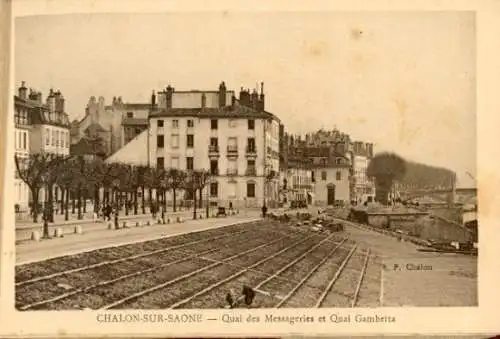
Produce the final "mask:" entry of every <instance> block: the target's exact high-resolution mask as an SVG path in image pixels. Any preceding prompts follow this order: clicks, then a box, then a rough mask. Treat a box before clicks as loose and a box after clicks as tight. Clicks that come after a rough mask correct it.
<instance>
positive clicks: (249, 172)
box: [245, 167, 257, 176]
mask: <svg viewBox="0 0 500 339" xmlns="http://www.w3.org/2000/svg"><path fill="white" fill-rule="evenodd" d="M245 175H247V176H254V175H257V171H256V170H255V167H248V168H247V170H246V171H245Z"/></svg>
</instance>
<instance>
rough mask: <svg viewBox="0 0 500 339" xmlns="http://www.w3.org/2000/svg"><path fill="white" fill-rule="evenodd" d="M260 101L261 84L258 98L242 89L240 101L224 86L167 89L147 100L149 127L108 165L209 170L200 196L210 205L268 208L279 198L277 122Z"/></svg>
mask: <svg viewBox="0 0 500 339" xmlns="http://www.w3.org/2000/svg"><path fill="white" fill-rule="evenodd" d="M264 99H265V97H264V93H263V84H262V85H261V93H260V94H259V93H257V91H256V90H254V91H253V92H250V91H249V90H243V89H241V91H240V94H239V98H236V95H235V92H234V91H231V90H227V88H226V85H225V83H224V82H222V83H221V84H220V86H219V89H218V90H216V91H212V90H205V91H202V90H191V91H176V90H175V88H173V87H171V86H167V87H166V88H165V89H164V90H161V91H158V93H157V94H156V93H155V92H153V94H152V96H151V103H150V107H151V112H150V114H149V118H148V124H147V126H148V129H147V130H145V131H143V132H142V133H140V134H139V135H138V136H136V137H135V138H134V139H133V140H132V141H130V142H129V143H128V144H126V145H125V146H124V147H123V149H121V150H119V151H118V152H117V153H116V154H113V155H112V156H111V157H110V158H109V159H108V160H107V161H109V162H113V161H118V162H125V163H134V164H144V165H149V166H151V167H156V168H164V169H167V168H178V169H181V170H186V171H189V170H200V169H204V170H208V171H209V172H210V173H211V181H210V183H209V184H208V185H207V187H206V189H205V191H206V192H204V194H203V195H204V199H206V200H208V201H209V202H210V204H212V205H218V206H226V207H228V206H229V204H230V203H231V204H232V206H233V207H234V208H237V207H240V208H244V207H261V206H262V204H264V203H266V204H268V205H273V204H275V203H277V201H278V199H279V194H278V191H279V181H280V180H279V179H280V178H279V165H280V164H279V140H280V133H279V132H280V121H279V119H278V118H277V117H276V116H274V115H273V114H271V113H269V112H266V111H265V109H264ZM145 150H146V151H145ZM130 154H133V155H134V159H132V158H131V156H130ZM178 196H179V195H178ZM169 198H171V197H169Z"/></svg>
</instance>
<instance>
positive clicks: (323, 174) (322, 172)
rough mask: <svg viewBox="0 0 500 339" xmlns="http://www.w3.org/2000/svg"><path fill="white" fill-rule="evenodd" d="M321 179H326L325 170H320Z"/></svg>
mask: <svg viewBox="0 0 500 339" xmlns="http://www.w3.org/2000/svg"><path fill="white" fill-rule="evenodd" d="M321 180H323V181H325V180H326V171H321Z"/></svg>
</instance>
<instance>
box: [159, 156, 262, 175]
mask: <svg viewBox="0 0 500 339" xmlns="http://www.w3.org/2000/svg"><path fill="white" fill-rule="evenodd" d="M170 163H171V167H173V168H179V167H180V165H179V157H171V158H170ZM156 166H157V168H165V157H157V158H156ZM193 169H194V158H193V157H186V170H188V171H189V170H193ZM228 169H229V170H235V169H237V163H236V161H232V162H231V161H230V162H229V166H228ZM247 172H248V173H249V175H250V174H252V173H255V160H253V159H249V160H247ZM210 173H211V174H214V175H217V174H219V161H218V160H211V161H210Z"/></svg>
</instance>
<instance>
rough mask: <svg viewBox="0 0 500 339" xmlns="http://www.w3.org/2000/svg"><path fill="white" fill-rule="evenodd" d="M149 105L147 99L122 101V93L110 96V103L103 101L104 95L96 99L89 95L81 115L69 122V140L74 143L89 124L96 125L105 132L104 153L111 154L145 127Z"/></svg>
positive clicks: (85, 132)
mask: <svg viewBox="0 0 500 339" xmlns="http://www.w3.org/2000/svg"><path fill="white" fill-rule="evenodd" d="M150 109H151V104H150V103H125V102H123V100H122V97H113V101H112V103H111V105H106V104H105V99H104V97H102V96H101V97H99V98H98V99H97V100H96V97H94V96H92V97H90V99H89V101H88V103H87V107H86V109H85V116H84V117H83V119H81V120H74V121H73V122H72V123H71V143H72V144H76V143H78V142H79V141H80V139H81V138H83V137H85V136H86V134H87V133H88V132H87V129H88V128H89V127H90V126H96V125H98V126H99V129H102V130H103V131H105V132H106V135H102V136H101V137H102V138H104V139H105V141H106V142H105V144H106V153H107V155H111V154H113V153H115V152H117V151H118V150H119V149H121V148H122V147H123V146H125V145H126V144H128V143H129V142H130V141H132V140H133V139H134V138H136V137H137V136H138V135H139V134H141V133H142V132H143V131H145V130H146V129H147V128H148V114H149V111H150ZM101 134H105V133H104V132H102V131H101Z"/></svg>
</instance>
